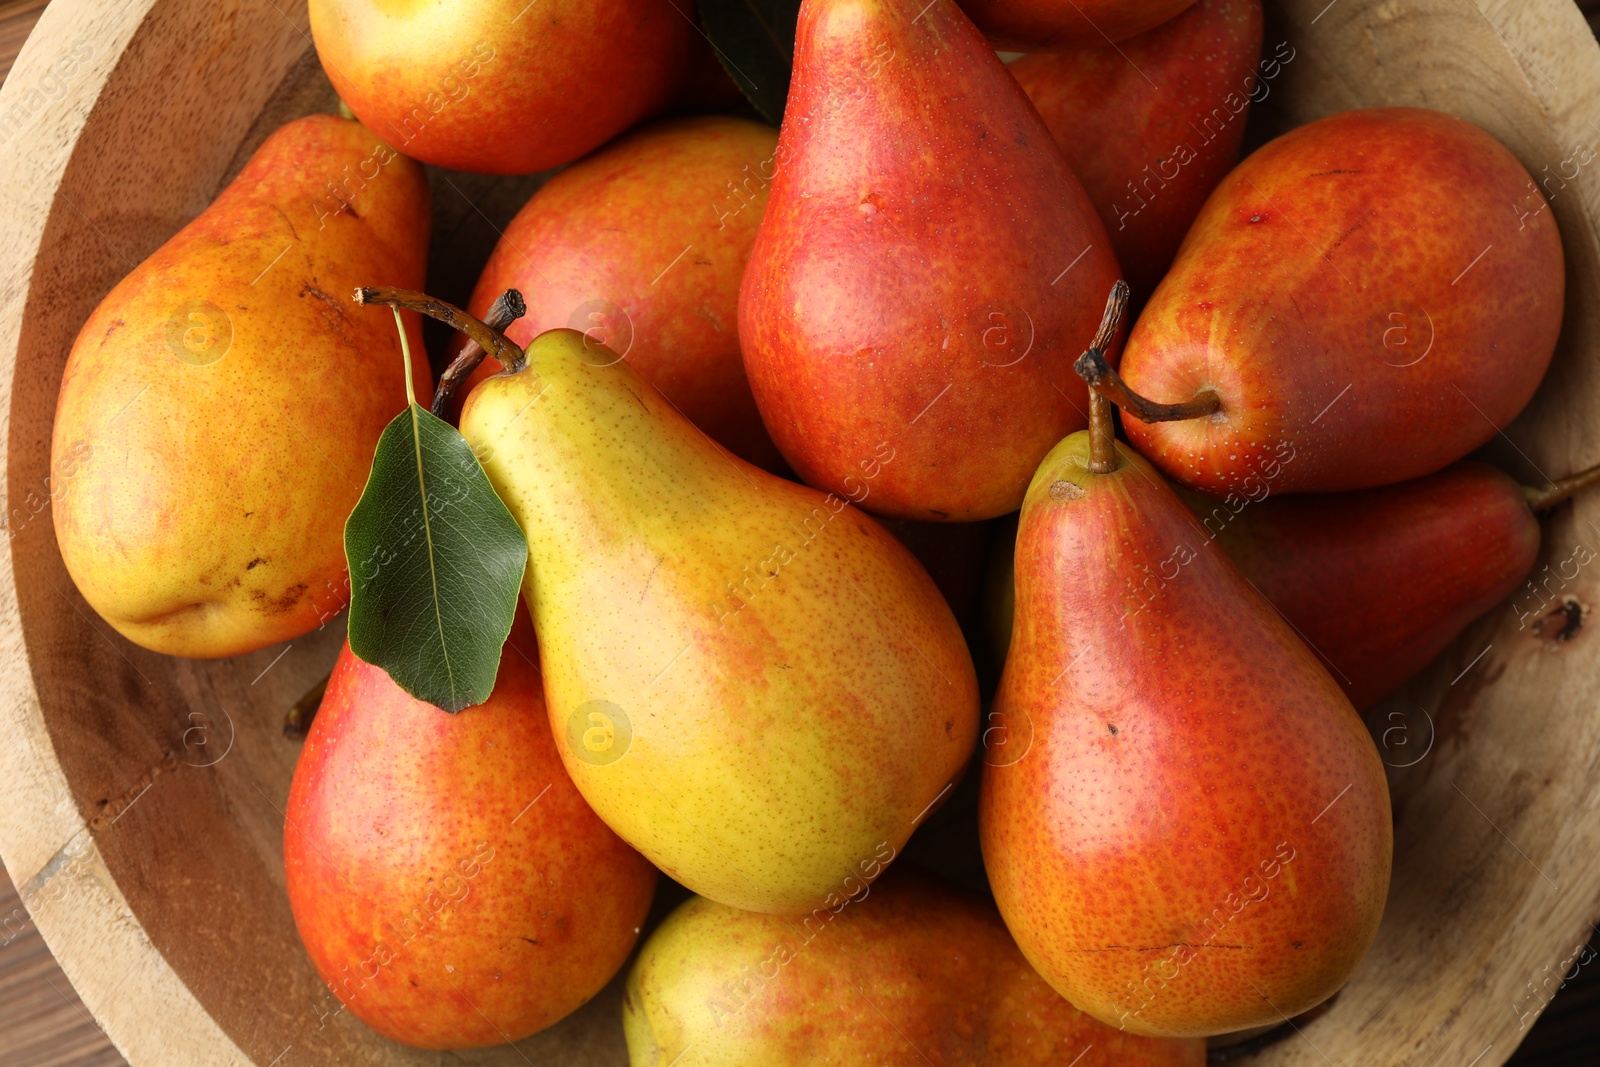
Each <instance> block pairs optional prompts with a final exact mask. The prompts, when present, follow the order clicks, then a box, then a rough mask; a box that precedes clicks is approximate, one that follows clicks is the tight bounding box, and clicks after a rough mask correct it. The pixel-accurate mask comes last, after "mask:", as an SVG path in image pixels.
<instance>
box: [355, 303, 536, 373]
mask: <svg viewBox="0 0 1600 1067" xmlns="http://www.w3.org/2000/svg"><path fill="white" fill-rule="evenodd" d="M355 300H356V303H358V304H385V305H387V306H389V307H398V308H405V309H406V310H407V311H415V312H418V313H420V314H423V315H426V316H428V318H430V319H438V320H439V321H440V322H442V323H444V324H445V325H446V326H450V327H453V328H455V329H457V330H460V331H461V332H462V333H464V334H466V335H467V336H468V337H470V338H472V339H473V340H474V341H476V342H478V344H479V345H481V346H482V347H483V349H484V351H486V352H491V353H493V354H494V358H495V359H498V360H499V361H500V365H501V366H503V367H505V368H506V370H508V371H511V372H512V373H515V372H517V371H519V370H521V369H522V368H524V367H526V366H527V365H528V357H527V356H526V355H525V354H524V353H523V351H522V348H521V347H520V346H518V345H517V343H516V342H515V341H512V340H511V339H510V338H509V337H507V336H506V335H505V334H503V333H501V332H500V331H499V330H496V329H494V328H493V327H491V326H489V325H488V324H487V323H485V322H484V321H483V320H482V319H478V318H474V317H473V316H471V315H468V314H467V313H466V312H465V311H462V310H461V309H460V308H458V307H456V306H455V305H454V304H450V303H446V302H445V301H443V300H440V299H438V298H437V297H432V296H429V295H428V294H426V293H419V292H417V291H415V290H413V289H391V288H389V287H388V286H372V287H368V286H363V287H361V288H360V289H357V290H356V297H355Z"/></svg>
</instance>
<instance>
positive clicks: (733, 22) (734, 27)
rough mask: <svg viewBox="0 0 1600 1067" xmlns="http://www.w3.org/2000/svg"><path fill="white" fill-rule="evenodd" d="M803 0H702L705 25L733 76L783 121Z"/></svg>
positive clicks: (767, 113) (771, 116) (769, 115)
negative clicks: (795, 33)
mask: <svg viewBox="0 0 1600 1067" xmlns="http://www.w3.org/2000/svg"><path fill="white" fill-rule="evenodd" d="M799 19H800V0H700V23H701V25H703V26H704V27H705V30H706V36H707V37H708V38H710V40H711V47H712V49H713V50H714V51H715V52H716V53H717V58H718V59H720V60H721V61H722V65H723V67H724V68H725V69H726V70H727V72H728V75H729V77H731V78H732V79H733V81H734V84H735V85H737V86H738V87H739V88H740V89H741V90H742V91H743V92H744V95H745V96H746V97H747V98H748V99H749V101H750V102H751V103H752V104H754V105H755V107H756V110H757V111H759V112H761V114H762V116H763V117H765V118H766V120H767V121H768V122H770V123H772V124H773V125H774V126H776V125H778V124H779V123H781V122H782V121H783V105H784V103H785V101H787V100H788V98H789V72H790V71H791V70H792V69H793V67H794V28H795V23H796V22H798V21H799Z"/></svg>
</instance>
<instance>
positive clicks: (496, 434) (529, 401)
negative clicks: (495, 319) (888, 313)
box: [461, 330, 977, 914]
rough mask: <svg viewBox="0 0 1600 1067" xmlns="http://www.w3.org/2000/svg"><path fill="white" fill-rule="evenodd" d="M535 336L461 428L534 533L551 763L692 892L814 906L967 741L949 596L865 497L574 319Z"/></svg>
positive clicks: (970, 736) (535, 597) (970, 683)
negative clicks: (619, 352)
mask: <svg viewBox="0 0 1600 1067" xmlns="http://www.w3.org/2000/svg"><path fill="white" fill-rule="evenodd" d="M591 347H592V346H591ZM604 354H605V355H606V356H608V357H609V356H610V353H604ZM528 358H529V365H528V367H527V368H526V369H525V370H523V371H521V372H519V373H517V374H512V375H506V376H500V377H494V378H490V379H488V380H487V381H485V382H483V383H482V384H481V385H479V386H478V388H477V389H475V390H474V391H473V392H472V394H471V396H469V397H468V399H467V403H466V406H465V409H464V410H463V413H462V417H461V431H462V433H463V434H465V436H466V438H467V440H468V441H469V442H470V443H471V444H472V446H473V447H474V448H475V449H476V450H478V453H479V455H480V456H481V457H482V460H483V464H484V469H485V470H486V471H487V472H488V475H489V480H490V481H491V482H492V483H493V484H494V486H495V489H496V490H497V491H499V493H500V496H501V499H503V500H504V501H505V502H506V505H507V507H509V508H510V509H511V513H512V515H514V516H515V517H516V519H517V522H518V523H519V524H520V525H521V527H522V529H523V530H524V532H525V533H526V534H527V535H528V558H529V566H528V572H527V577H526V579H525V581H524V587H523V595H524V599H525V601H526V603H527V605H528V607H529V609H530V611H531V612H532V614H533V620H534V624H535V626H536V628H537V630H538V633H539V641H540V647H541V649H542V651H543V653H544V672H545V696H546V699H547V701H548V706H549V712H550V720H551V725H552V726H553V728H554V731H555V734H556V740H557V744H558V746H559V747H560V748H561V754H562V759H563V760H564V761H565V763H566V766H567V769H568V771H569V772H570V773H571V774H572V778H573V780H574V781H575V782H576V783H577V785H578V788H579V790H581V791H582V793H583V795H584V796H585V797H586V798H587V799H588V800H589V803H590V804H591V805H593V806H594V809H595V811H596V812H598V813H599V814H600V817H601V818H603V819H604V820H605V821H606V823H607V824H608V825H610V826H611V828H612V829H614V830H616V831H617V833H618V834H620V835H621V836H622V837H623V839H624V840H626V841H628V842H629V843H630V844H632V845H633V846H634V847H635V848H637V849H639V851H641V852H643V853H644V854H645V855H646V856H648V857H649V858H650V859H651V860H652V861H653V862H654V863H655V864H656V865H657V866H658V867H660V868H661V869H662V870H663V871H665V872H666V873H667V874H669V875H671V876H672V877H673V878H675V879H676V880H678V881H679V882H681V883H683V884H684V885H686V886H688V887H689V888H690V889H692V890H694V891H695V892H697V893H699V894H701V895H702V896H707V897H710V898H712V899H714V900H718V901H721V902H723V903H726V904H731V905H733V906H735V907H740V908H744V909H746V910H750V911H761V912H771V913H784V914H798V913H802V912H806V911H809V910H811V909H812V908H814V907H817V906H819V905H822V904H824V903H825V902H827V901H829V900H831V899H833V897H834V896H835V895H836V894H838V893H841V892H843V890H842V889H841V886H843V885H844V884H845V880H846V879H858V878H860V877H861V874H862V865H863V864H868V863H875V862H881V861H882V860H883V858H884V857H885V855H888V856H892V855H893V854H894V853H895V851H897V850H898V849H899V847H900V846H901V845H902V844H903V843H904V842H905V840H906V838H907V837H908V836H909V835H910V833H911V831H912V829H913V827H914V826H915V825H916V824H917V821H918V820H919V819H920V818H921V817H923V816H924V815H925V813H926V812H927V811H928V810H930V807H931V805H933V804H934V803H935V802H936V801H937V800H938V799H939V798H941V797H942V796H943V794H944V791H945V789H946V787H947V786H949V785H950V783H952V782H953V781H954V780H955V779H957V778H958V777H959V776H960V775H961V773H962V771H963V768H964V767H965V766H966V763H967V759H968V757H969V755H970V754H971V752H972V747H973V743H974V740H975V737H976V733H977V689H976V681H975V679H974V676H973V668H972V661H971V657H970V656H969V655H968V652H967V648H966V645H965V643H964V641H963V639H962V636H961V632H960V630H959V628H958V627H957V625H956V622H955V620H954V618H952V616H951V614H950V610H949V608H948V607H947V606H946V605H945V603H944V600H943V599H942V598H941V597H940V596H939V592H938V590H937V588H936V587H935V586H934V584H933V582H932V581H931V580H930V579H929V578H928V576H927V574H926V572H924V571H923V569H922V567H921V565H920V564H918V563H917V562H916V560H915V558H913V557H912V556H911V554H910V553H909V552H907V551H906V550H905V549H904V548H903V547H901V545H900V544H899V543H898V542H897V541H895V539H894V538H893V537H891V536H890V535H889V534H888V533H887V532H886V531H884V529H883V528H882V527H880V526H879V525H878V524H877V523H876V522H874V521H873V520H872V519H871V518H869V517H867V516H866V515H864V514H862V513H861V512H860V511H858V510H857V509H855V508H854V507H850V506H849V505H848V503H847V501H845V500H844V499H843V498H841V497H836V496H830V495H827V494H824V493H821V492H818V491H816V490H814V489H809V488H807V487H805V486H802V485H798V484H795V483H793V482H788V481H785V480H783V479H781V478H777V477H774V476H773V475H770V474H767V473H766V472H764V471H762V470H760V469H759V468H756V467H753V466H751V465H749V464H747V463H745V462H744V461H742V460H739V459H737V458H735V457H733V456H731V455H730V454H728V453H726V452H723V451H722V450H721V449H719V448H718V447H716V446H715V445H713V444H712V443H711V442H710V440H709V439H708V438H707V437H706V436H705V435H704V434H702V433H701V432H700V431H699V430H697V429H696V428H695V427H694V426H693V425H692V424H690V423H689V422H688V421H687V420H686V419H684V418H683V417H682V416H681V415H679V414H678V413H677V412H676V411H675V410H673V408H672V407H671V405H670V404H668V403H667V402H666V401H665V399H663V398H662V397H661V395H660V394H659V393H658V392H656V390H655V389H654V388H653V387H652V386H650V385H649V384H648V383H646V382H645V381H644V379H643V378H641V377H640V376H639V374H638V373H637V372H636V371H634V370H633V369H632V368H631V367H629V366H628V365H627V364H626V363H625V362H620V361H619V362H616V363H615V364H614V365H612V366H596V365H594V364H592V363H589V362H585V359H586V358H588V359H593V358H594V356H593V355H592V354H591V351H590V350H586V349H585V347H584V338H583V335H581V334H579V333H577V332H575V331H572V330H555V331H551V332H549V333H546V334H542V335H541V336H540V337H538V338H536V339H535V340H534V341H533V343H532V344H531V345H530V346H529V348H528ZM605 362H610V360H609V359H608V360H606V361H605ZM891 463H892V458H891V457H885V458H884V460H883V469H885V470H887V469H888V467H889V466H890V465H891ZM871 484H872V483H870V482H868V483H867V486H868V488H869V489H870V487H871ZM596 716H599V717H598V718H596Z"/></svg>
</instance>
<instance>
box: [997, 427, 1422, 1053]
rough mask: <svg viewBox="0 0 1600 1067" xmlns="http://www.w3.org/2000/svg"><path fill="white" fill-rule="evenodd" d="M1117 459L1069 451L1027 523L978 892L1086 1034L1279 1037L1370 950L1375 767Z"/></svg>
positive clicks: (1079, 443) (1260, 605) (1260, 602)
mask: <svg viewBox="0 0 1600 1067" xmlns="http://www.w3.org/2000/svg"><path fill="white" fill-rule="evenodd" d="M1108 422H1109V420H1108ZM1109 438H1110V430H1109V426H1107V428H1106V430H1105V437H1104V439H1105V440H1106V441H1107V443H1108V444H1109ZM1114 454H1115V456H1116V457H1118V458H1117V459H1116V460H1115V461H1112V462H1113V463H1115V468H1114V469H1112V470H1110V471H1109V472H1108V473H1096V472H1095V471H1094V470H1091V467H1098V468H1099V469H1101V470H1104V469H1105V468H1106V467H1108V466H1111V463H1105V464H1100V463H1097V462H1096V457H1095V456H1094V455H1093V453H1092V450H1091V440H1090V435H1089V434H1087V433H1084V434H1074V435H1073V436H1071V437H1068V438H1067V439H1066V440H1064V441H1062V442H1061V444H1060V445H1058V446H1057V447H1056V448H1055V449H1054V450H1053V451H1052V452H1051V453H1050V455H1049V456H1048V457H1047V458H1046V459H1045V461H1044V463H1043V464H1041V465H1040V467H1039V472H1038V474H1037V476H1036V477H1035V478H1034V480H1033V484H1032V485H1031V486H1030V487H1029V489H1028V496H1027V500H1026V502H1025V503H1024V504H1023V508H1022V515H1021V520H1020V527H1019V531H1018V535H1017V555H1016V570H1017V580H1016V594H1017V601H1016V603H1017V614H1016V628H1015V631H1014V634H1013V639H1012V647H1011V654H1010V657H1009V659H1008V660H1007V662H1006V667H1005V672H1004V676H1003V678H1002V680H1001V683H1000V690H999V692H998V694H997V696H996V698H995V720H996V722H997V723H998V724H1000V725H1001V726H1002V727H1003V728H1004V729H1005V731H1006V747H1005V748H1004V749H1003V750H1002V751H1005V752H1006V753H1007V757H1006V759H1005V760H996V761H991V763H992V764H994V765H990V766H986V767H985V774H984V779H983V787H982V793H981V799H980V812H979V826H980V833H981V838H982V844H983V855H984V861H985V865H986V867H987V869H988V872H989V879H990V884H991V885H992V886H993V889H994V894H995V899H996V901H997V903H998V904H999V906H1000V912H1001V914H1002V915H1004V916H1005V920H1006V925H1007V926H1009V927H1010V929H1011V932H1012V934H1013V935H1015V936H1016V939H1017V944H1018V945H1019V946H1020V947H1021V949H1022V952H1023V954H1024V955H1025V956H1027V958H1028V960H1029V961H1030V962H1031V963H1032V964H1033V965H1034V966H1035V967H1036V968H1038V970H1039V972H1040V974H1042V975H1043V976H1044V978H1045V979H1046V981H1048V982H1049V983H1050V984H1051V985H1052V986H1054V987H1055V989H1056V990H1057V991H1058V992H1060V993H1061V994H1062V995H1063V996H1065V997H1066V998H1067V999H1068V1000H1070V1001H1072V1003H1074V1004H1076V1005H1077V1006H1078V1007H1079V1008H1081V1009H1083V1010H1084V1011H1086V1012H1088V1013H1089V1014H1090V1015H1093V1016H1094V1017H1096V1018H1098V1019H1100V1020H1102V1021H1104V1022H1107V1023H1109V1024H1111V1025H1113V1026H1118V1027H1121V1028H1123V1029H1126V1030H1129V1031H1131V1032H1133V1033H1142V1034H1153V1035H1166V1036H1204V1035H1214V1034H1221V1033H1227V1032H1230V1031H1235V1030H1243V1029H1248V1028H1251V1027H1256V1026H1265V1025H1268V1024H1275V1023H1279V1022H1281V1021H1282V1020H1283V1019H1284V1018H1286V1017H1290V1016H1293V1015H1296V1014H1298V1013H1300V1012H1302V1011H1305V1010H1306V1009H1308V1008H1311V1007H1312V1006H1314V1005H1316V1004H1318V1003H1320V1002H1321V1001H1323V1000H1325V999H1327V998H1328V997H1329V996H1331V995H1332V994H1333V993H1334V992H1335V991H1337V990H1338V989H1339V987H1340V986H1341V985H1342V984H1343V983H1344V982H1345V980H1346V979H1347V978H1348V977H1349V976H1350V974H1351V972H1352V971H1353V970H1354V969H1355V967H1356V965H1357V964H1358V963H1359V962H1360V960H1361V958H1362V956H1363V955H1364V954H1365V952H1366V950H1367V948H1368V946H1369V945H1370V944H1371V943H1372V940H1373V937H1374V936H1375V934H1376V933H1377V929H1378V921H1379V918H1380V917H1381V915H1382V913H1383V905H1384V899H1385V895H1386V893H1387V889H1388V884H1389V870H1390V862H1391V849H1392V833H1391V825H1390V810H1389V793H1388V787H1387V784H1386V782H1385V779H1384V771H1383V765H1382V764H1381V762H1380V761H1379V759H1378V756H1377V752H1376V750H1375V748H1374V746H1373V743H1372V741H1371V739H1370V738H1369V737H1368V735H1367V732H1366V729H1365V727H1364V726H1363V725H1362V722H1361V719H1360V718H1359V717H1358V716H1357V715H1356V713H1355V710H1354V709H1353V708H1352V707H1351V706H1350V702H1349V700H1347V699H1346V698H1345V696H1344V694H1343V693H1342V692H1341V691H1340V688H1339V686H1338V684H1337V683H1336V682H1335V681H1334V680H1333V679H1332V678H1330V677H1329V676H1328V673H1327V671H1326V670H1324V669H1323V667H1322V665H1321V664H1320V663H1318V662H1317V660H1316V658H1315V656H1313V655H1312V653H1311V652H1310V651H1309V650H1308V649H1307V648H1306V647H1305V645H1304V644H1303V643H1302V642H1301V641H1300V639H1299V638H1298V637H1296V636H1295V634H1294V632H1293V631H1292V630H1291V629H1290V628H1289V626H1288V624H1286V623H1285V622H1284V621H1283V620H1282V619H1281V618H1280V617H1279V615H1278V613H1277V612H1276V611H1274V610H1273V608H1272V606H1271V605H1270V604H1268V603H1267V602H1266V600H1264V599H1263V598H1262V597H1261V595H1260V594H1259V593H1257V592H1256V591H1255V590H1254V589H1252V588H1251V587H1250V585H1249V583H1248V582H1247V581H1245V579H1244V578H1243V577H1242V576H1241V575H1240V573H1239V571H1238V569H1237V568H1236V567H1234V565H1233V564H1232V563H1231V562H1229V560H1228V559H1227V557H1226V556H1225V555H1223V554H1222V552H1221V551H1219V550H1218V549H1217V548H1216V547H1215V546H1213V545H1211V544H1210V542H1209V540H1208V538H1207V536H1206V534H1205V531H1204V529H1203V528H1202V527H1201V526H1200V524H1199V523H1198V522H1197V521H1196V520H1195V517H1194V515H1193V514H1192V513H1190V512H1189V510H1188V509H1187V508H1185V507H1184V505H1183V503H1182V501H1180V500H1179V499H1178V497H1177V495H1176V494H1175V493H1174V492H1173V491H1172V490H1171V489H1170V488H1169V487H1168V486H1167V485H1166V483H1165V482H1164V481H1162V479H1161V477H1160V476H1159V475H1158V474H1157V473H1156V472H1155V471H1154V469H1153V468H1151V467H1150V465H1149V464H1147V463H1146V462H1145V461H1144V459H1142V458H1141V457H1140V456H1138V455H1137V454H1136V453H1134V452H1133V451H1132V450H1131V449H1127V448H1124V447H1122V446H1120V445H1118V446H1117V447H1116V450H1115V453H1114ZM1013 741H1015V742H1016V747H1015V748H1014V749H1013V748H1012V745H1011V742H1013ZM1013 753H1014V754H1013Z"/></svg>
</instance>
